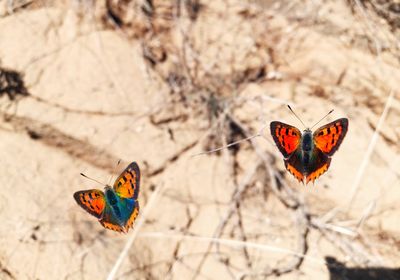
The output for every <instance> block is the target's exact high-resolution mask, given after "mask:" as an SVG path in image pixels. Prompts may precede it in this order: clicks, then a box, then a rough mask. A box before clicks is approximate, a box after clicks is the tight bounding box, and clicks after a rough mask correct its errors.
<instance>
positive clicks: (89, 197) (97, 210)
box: [74, 189, 106, 219]
mask: <svg viewBox="0 0 400 280" xmlns="http://www.w3.org/2000/svg"><path fill="white" fill-rule="evenodd" d="M74 198H75V200H76V202H77V203H78V204H79V205H80V206H81V207H82V208H83V209H85V210H86V211H87V212H88V213H90V214H92V215H93V216H95V217H96V218H98V219H100V218H101V217H102V215H103V211H104V208H105V206H106V199H105V197H104V193H103V192H102V191H100V190H96V189H93V190H86V191H78V192H76V193H74Z"/></svg>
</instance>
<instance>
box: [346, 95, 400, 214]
mask: <svg viewBox="0 0 400 280" xmlns="http://www.w3.org/2000/svg"><path fill="white" fill-rule="evenodd" d="M394 95H395V91H394V90H391V91H390V93H389V97H388V98H387V101H386V104H385V108H384V109H383V112H382V114H381V117H380V118H379V121H378V124H377V126H376V129H375V131H374V134H373V135H372V138H371V141H370V143H369V145H368V148H367V151H366V153H365V156H364V159H363V161H362V163H361V165H360V168H359V169H358V172H357V175H356V178H355V180H354V183H353V186H352V188H351V191H350V199H349V202H348V206H347V211H349V210H350V209H351V207H352V206H354V203H353V202H354V199H355V198H356V196H357V192H358V189H359V188H360V184H361V180H362V178H363V176H364V173H365V170H366V168H367V165H368V163H369V160H370V158H371V155H372V153H373V152H374V149H375V146H376V143H377V141H378V137H379V131H380V129H381V127H382V125H383V123H384V122H385V120H386V116H387V113H388V111H389V108H390V106H391V105H392V102H393V97H394Z"/></svg>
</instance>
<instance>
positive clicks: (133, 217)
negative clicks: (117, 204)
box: [125, 201, 139, 231]
mask: <svg viewBox="0 0 400 280" xmlns="http://www.w3.org/2000/svg"><path fill="white" fill-rule="evenodd" d="M138 215H139V201H135V206H134V208H133V211H132V213H131V215H130V216H129V219H128V221H127V222H126V223H125V229H126V231H128V230H129V229H130V228H131V227H132V225H133V223H134V222H135V220H136V218H137V216H138Z"/></svg>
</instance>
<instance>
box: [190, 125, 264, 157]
mask: <svg viewBox="0 0 400 280" xmlns="http://www.w3.org/2000/svg"><path fill="white" fill-rule="evenodd" d="M267 126H268V125H265V126H263V127H262V128H261V129H260V131H259V132H258V133H257V134H255V135H252V136H249V137H246V138H243V139H240V140H238V141H235V142H232V143H229V144H228V145H225V146H222V147H219V148H216V149H213V150H209V151H205V152H201V153H198V154H194V155H192V157H195V156H199V155H207V154H211V153H214V152H218V151H220V150H223V149H225V148H229V147H232V146H235V145H237V144H239V143H241V142H244V141H248V140H251V139H253V138H256V137H259V136H262V132H263V130H264V129H265V128H266V127H267Z"/></svg>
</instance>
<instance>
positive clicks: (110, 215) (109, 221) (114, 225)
mask: <svg viewBox="0 0 400 280" xmlns="http://www.w3.org/2000/svg"><path fill="white" fill-rule="evenodd" d="M99 222H100V224H101V225H102V226H103V227H105V228H107V229H111V230H114V231H118V232H126V231H125V228H124V226H123V222H122V221H121V220H120V219H119V218H118V217H117V216H116V215H115V212H114V211H113V210H112V208H111V206H110V205H106V208H105V209H104V215H103V217H102V218H101V219H100V220H99Z"/></svg>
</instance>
